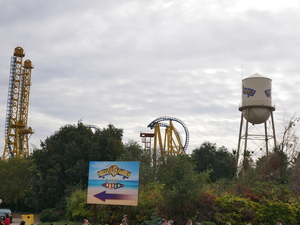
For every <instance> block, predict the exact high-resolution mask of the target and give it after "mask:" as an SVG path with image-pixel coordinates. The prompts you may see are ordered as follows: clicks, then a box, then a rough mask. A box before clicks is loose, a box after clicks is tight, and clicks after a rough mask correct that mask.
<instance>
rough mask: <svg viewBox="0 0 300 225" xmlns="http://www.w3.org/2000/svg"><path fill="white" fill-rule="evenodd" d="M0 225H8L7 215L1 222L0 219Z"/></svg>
mask: <svg viewBox="0 0 300 225" xmlns="http://www.w3.org/2000/svg"><path fill="white" fill-rule="evenodd" d="M0 225H10V218H9V215H8V214H4V215H3V220H2V219H0Z"/></svg>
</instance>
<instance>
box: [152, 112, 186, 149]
mask: <svg viewBox="0 0 300 225" xmlns="http://www.w3.org/2000/svg"><path fill="white" fill-rule="evenodd" d="M163 121H174V122H177V123H179V124H180V125H181V126H182V127H183V129H184V131H185V142H184V144H183V145H182V148H183V149H182V150H181V153H183V152H186V150H187V147H188V144H189V130H188V128H187V126H186V125H185V124H184V123H183V122H182V121H181V120H179V119H177V118H175V117H171V116H162V117H159V118H157V119H155V120H153V121H152V122H151V123H149V125H148V126H147V127H149V128H150V129H153V128H154V127H155V125H157V124H159V125H160V126H161V127H167V128H168V127H169V125H168V124H165V123H163ZM175 130H176V132H177V134H178V136H179V137H180V140H181V142H182V137H181V135H180V133H179V131H178V130H177V129H175Z"/></svg>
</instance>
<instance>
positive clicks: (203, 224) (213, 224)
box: [201, 221, 216, 225]
mask: <svg viewBox="0 0 300 225" xmlns="http://www.w3.org/2000/svg"><path fill="white" fill-rule="evenodd" d="M201 225H216V224H215V223H214V222H208V221H203V222H201Z"/></svg>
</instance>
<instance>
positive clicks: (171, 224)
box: [157, 219, 176, 225]
mask: <svg viewBox="0 0 300 225" xmlns="http://www.w3.org/2000/svg"><path fill="white" fill-rule="evenodd" d="M157 225H176V223H175V220H174V219H171V220H167V219H162V220H161V221H159V222H158V223H157Z"/></svg>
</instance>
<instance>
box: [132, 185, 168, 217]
mask: <svg viewBox="0 0 300 225" xmlns="http://www.w3.org/2000/svg"><path fill="white" fill-rule="evenodd" d="M162 189H163V185H162V184H158V183H155V182H153V183H149V184H147V185H145V186H140V192H139V202H138V205H137V206H136V207H134V208H133V213H134V214H135V215H136V216H135V221H136V222H143V221H146V220H150V221H153V219H154V218H155V217H153V214H154V213H155V214H156V215H160V214H163V194H162Z"/></svg>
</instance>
